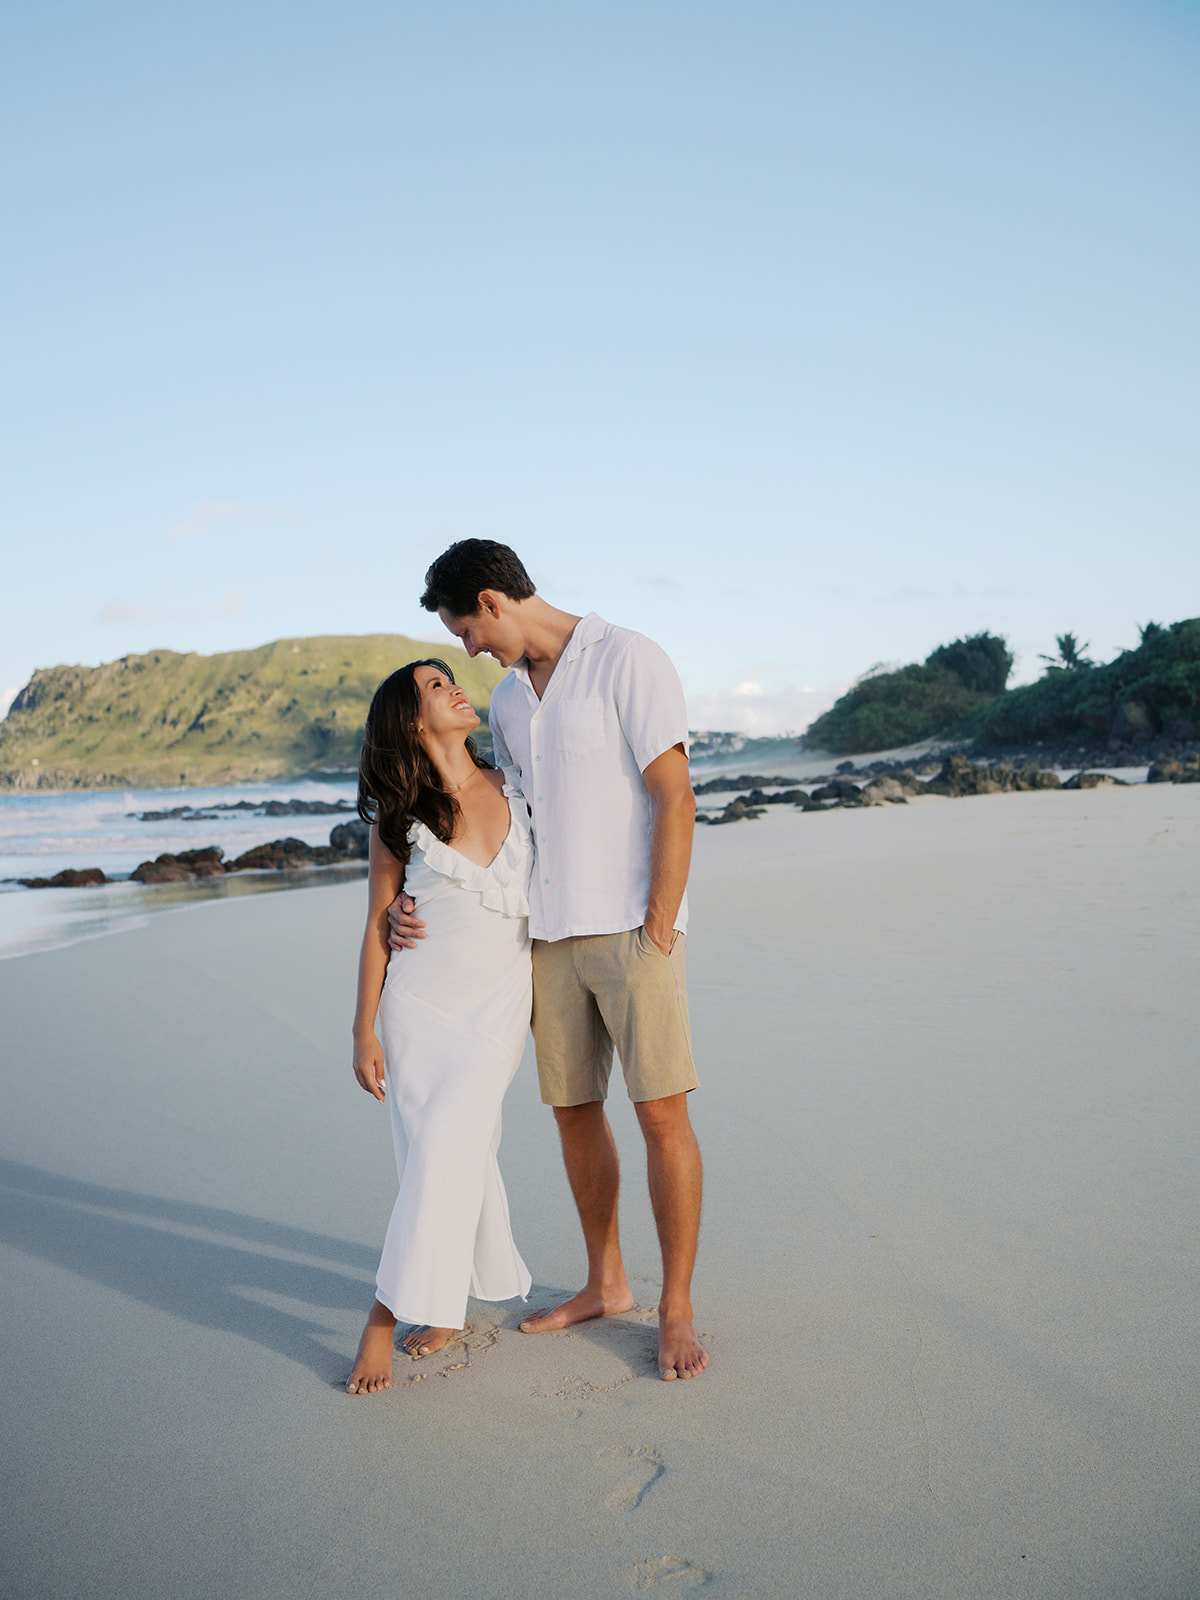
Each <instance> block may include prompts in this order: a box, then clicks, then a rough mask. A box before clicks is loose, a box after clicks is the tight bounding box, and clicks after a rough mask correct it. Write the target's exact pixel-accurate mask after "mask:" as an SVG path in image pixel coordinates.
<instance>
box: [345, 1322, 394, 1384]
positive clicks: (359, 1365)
mask: <svg viewBox="0 0 1200 1600" xmlns="http://www.w3.org/2000/svg"><path fill="white" fill-rule="evenodd" d="M395 1332H396V1319H395V1317H394V1316H393V1315H392V1313H391V1312H390V1311H389V1310H388V1308H387V1307H386V1306H385V1305H381V1304H380V1302H379V1301H378V1300H376V1302H375V1304H374V1305H373V1306H372V1307H371V1310H370V1314H369V1315H368V1317H367V1325H366V1327H365V1328H364V1329H363V1331H362V1338H361V1339H360V1340H359V1341H358V1354H357V1355H356V1356H355V1358H354V1371H353V1372H352V1373H351V1374H350V1376H349V1377H348V1378H347V1379H346V1393H347V1394H378V1392H379V1391H380V1390H381V1389H390V1388H391V1387H392V1340H393V1338H394V1336H395Z"/></svg>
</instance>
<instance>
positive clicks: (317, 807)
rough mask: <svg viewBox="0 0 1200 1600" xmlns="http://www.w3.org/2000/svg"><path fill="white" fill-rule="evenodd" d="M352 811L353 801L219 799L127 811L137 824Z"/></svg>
mask: <svg viewBox="0 0 1200 1600" xmlns="http://www.w3.org/2000/svg"><path fill="white" fill-rule="evenodd" d="M353 810H354V801H353V800H340V799H339V800H222V801H218V802H216V803H215V804H213V805H211V806H173V807H172V808H171V810H170V811H130V812H128V813H127V815H128V816H131V817H136V818H137V820H138V821H139V822H176V821H180V822H212V821H214V820H215V819H216V818H217V817H219V816H220V815H221V813H222V812H229V811H242V812H249V813H251V814H252V815H253V816H256V817H336V816H342V815H344V814H345V813H346V812H348V811H353Z"/></svg>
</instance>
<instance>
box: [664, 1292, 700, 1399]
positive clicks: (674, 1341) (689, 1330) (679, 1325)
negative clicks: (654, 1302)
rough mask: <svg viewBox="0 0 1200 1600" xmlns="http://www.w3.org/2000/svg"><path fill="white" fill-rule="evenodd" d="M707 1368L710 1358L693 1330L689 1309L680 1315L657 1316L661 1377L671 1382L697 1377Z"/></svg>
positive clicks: (665, 1314)
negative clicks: (676, 1379)
mask: <svg viewBox="0 0 1200 1600" xmlns="http://www.w3.org/2000/svg"><path fill="white" fill-rule="evenodd" d="M707 1365H708V1355H707V1353H706V1351H705V1349H704V1346H703V1345H702V1344H701V1343H700V1341H699V1339H697V1337H696V1330H695V1328H693V1327H692V1315H691V1311H690V1309H689V1310H688V1311H686V1312H682V1313H680V1315H678V1316H668V1315H667V1313H666V1312H665V1311H661V1310H660V1311H659V1313H658V1375H659V1377H660V1378H662V1379H663V1380H664V1381H665V1382H667V1383H670V1382H672V1381H673V1380H674V1379H675V1378H698V1377H699V1376H700V1374H701V1373H702V1372H703V1371H704V1369H705V1367H706V1366H707Z"/></svg>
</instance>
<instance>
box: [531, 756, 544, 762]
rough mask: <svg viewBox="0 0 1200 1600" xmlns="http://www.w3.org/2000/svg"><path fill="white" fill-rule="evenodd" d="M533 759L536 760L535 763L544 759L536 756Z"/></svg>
mask: <svg viewBox="0 0 1200 1600" xmlns="http://www.w3.org/2000/svg"><path fill="white" fill-rule="evenodd" d="M533 759H534V760H535V761H540V760H541V759H542V758H541V756H534V758H533Z"/></svg>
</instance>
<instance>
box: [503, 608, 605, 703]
mask: <svg viewBox="0 0 1200 1600" xmlns="http://www.w3.org/2000/svg"><path fill="white" fill-rule="evenodd" d="M607 632H608V623H607V622H605V620H604V618H603V617H600V616H597V615H596V613H595V612H594V611H589V612H588V614H587V616H586V617H580V619H579V621H578V622H577V623H576V624H575V626H574V628H573V629H572V630H571V637H570V638H569V639H568V640H567V642H566V644H565V646H564V647H563V653H562V655H561V656H560V657H559V659H558V665H557V666H556V667H555V668H554V673H553V674H552V676H551V679H550V682H551V683H553V681H554V678H555V677H557V676H558V669H559V667H561V666H562V664H563V662H564V661H575V660H577V659H578V658H579V656H581V655H582V654H583V652H584V651H585V650H586V649H587V647H588V645H589V644H595V643H596V641H597V640H598V639H603V637H604V635H605V634H606V633H607ZM511 670H512V672H513V673H514V674H515V676H516V677H518V678H520V680H521V682H522V683H523V684H525V686H526V687H527V688H528V690H529V692H530V693H531V694H532V693H533V685H532V684H531V683H530V681H529V662H528V661H527V660H526V658H525V657H524V656H522V657H521V659H520V661H514V662H513V665H512V669H511ZM546 687H547V689H549V687H550V685H549V684H547V685H546Z"/></svg>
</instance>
